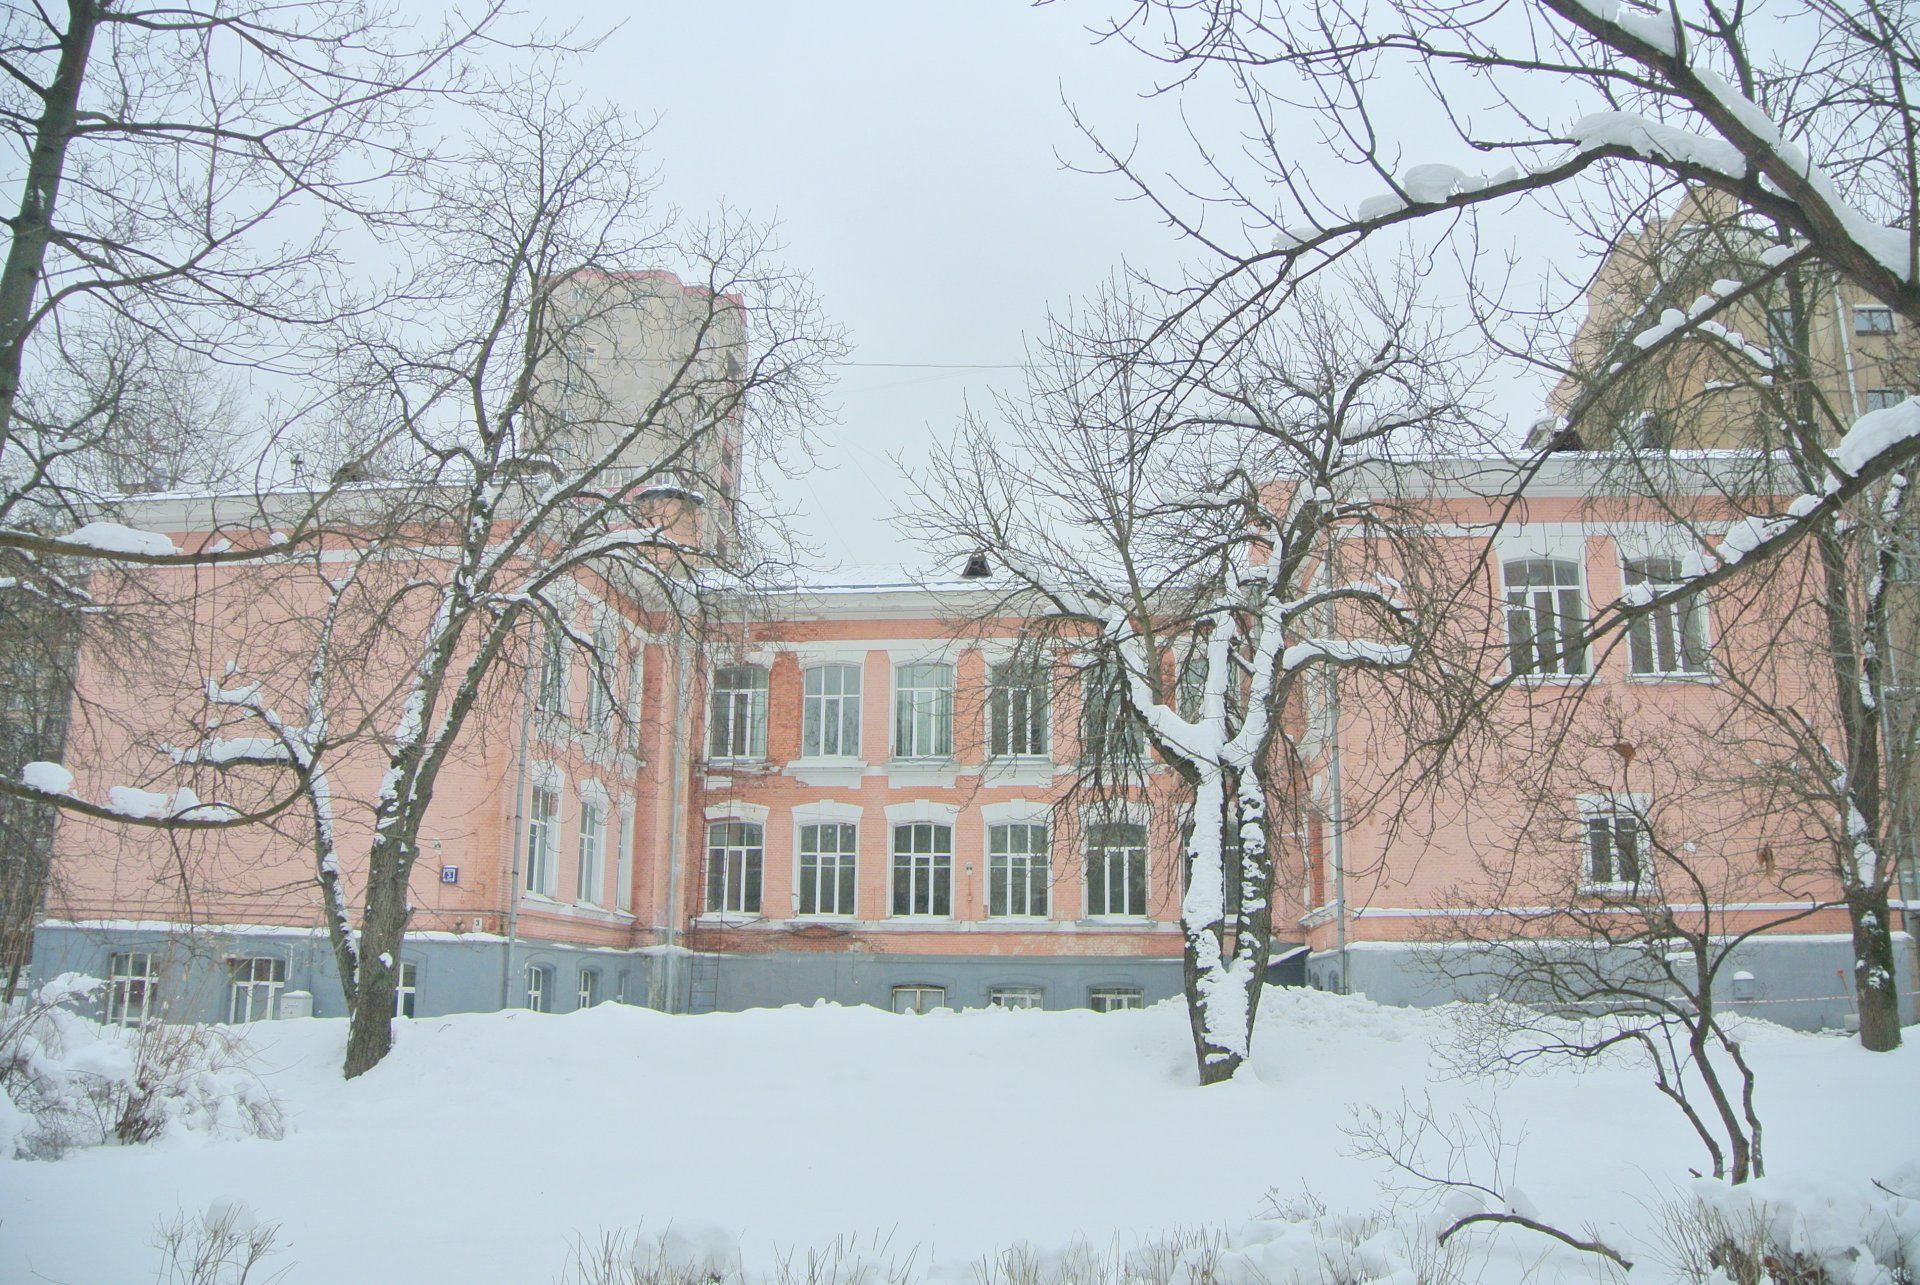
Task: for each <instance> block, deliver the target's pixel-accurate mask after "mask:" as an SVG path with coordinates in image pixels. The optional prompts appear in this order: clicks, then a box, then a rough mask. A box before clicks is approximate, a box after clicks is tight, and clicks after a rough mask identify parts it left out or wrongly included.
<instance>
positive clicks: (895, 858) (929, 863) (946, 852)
mask: <svg viewBox="0 0 1920 1285" xmlns="http://www.w3.org/2000/svg"><path fill="white" fill-rule="evenodd" d="M923 831H924V837H925V839H926V847H927V850H926V851H925V852H916V851H914V845H915V844H917V843H918V842H919V841H920V839H921V837H922V833H923ZM953 831H954V827H953V823H952V822H950V821H942V820H934V819H930V818H928V819H915V820H907V821H893V820H891V819H889V824H888V827H887V910H888V913H889V915H890V916H891V917H892V918H895V919H951V918H953ZM903 832H904V835H905V842H906V844H907V847H906V848H905V849H904V850H903V849H902V848H901V846H900V845H901V842H902V835H903ZM943 836H944V838H945V843H946V846H945V848H944V849H942V848H941V846H940V842H941V839H942V837H943ZM903 878H904V882H902V880H903ZM923 893H924V896H923V895H922V894H923ZM943 893H944V894H945V895H944V897H943V896H942V894H943ZM943 902H944V905H943V904H942V903H943ZM903 904H904V905H905V906H906V909H905V910H902V909H901V908H900V907H901V906H902V905H903ZM921 904H924V905H925V907H926V909H924V910H922V909H917V908H916V907H917V906H918V905H921Z"/></svg>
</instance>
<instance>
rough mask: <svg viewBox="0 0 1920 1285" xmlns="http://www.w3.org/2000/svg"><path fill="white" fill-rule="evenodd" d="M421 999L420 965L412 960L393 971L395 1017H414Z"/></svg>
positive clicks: (404, 960) (404, 961)
mask: <svg viewBox="0 0 1920 1285" xmlns="http://www.w3.org/2000/svg"><path fill="white" fill-rule="evenodd" d="M419 999H420V965H419V964H417V963H415V962H414V961H412V960H410V959H403V960H401V961H400V966H399V967H398V968H396V969H394V970H393V1015H394V1017H395V1018H402V1017H412V1016H413V1015H414V1012H415V1010H416V1009H417V1007H418V1005H419Z"/></svg>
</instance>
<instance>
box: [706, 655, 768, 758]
mask: <svg viewBox="0 0 1920 1285" xmlns="http://www.w3.org/2000/svg"><path fill="white" fill-rule="evenodd" d="M738 668H752V669H758V670H759V671H760V672H761V673H762V674H764V675H766V679H767V681H766V685H765V686H764V687H758V688H754V689H752V690H754V691H757V692H758V693H759V695H760V716H759V720H758V724H757V726H758V729H759V732H760V736H759V741H760V752H759V753H757V754H756V753H753V752H752V750H751V746H752V744H753V741H754V739H755V738H754V736H753V735H752V733H753V731H754V726H755V725H753V724H749V726H748V728H747V731H748V735H747V744H748V746H749V750H748V752H747V753H745V754H715V753H713V697H714V693H715V692H716V691H718V690H719V686H718V684H717V683H716V681H715V679H716V677H717V675H718V673H719V671H720V670H722V669H738ZM729 690H732V691H737V690H740V689H738V688H730V689H729ZM749 708H751V702H749ZM704 712H705V715H706V719H707V725H706V727H705V728H704V729H702V730H703V731H704V732H705V734H706V735H705V740H706V744H705V746H704V747H703V748H704V749H705V750H706V751H707V753H706V756H705V757H706V761H707V762H708V763H711V764H713V765H715V766H716V767H726V766H730V765H733V764H741V763H764V762H766V761H767V734H768V733H769V732H771V731H772V730H773V729H772V726H771V724H772V723H773V663H772V662H771V661H770V660H766V661H762V660H730V661H727V662H725V663H724V664H714V665H709V666H708V667H707V691H706V710H705V711H704ZM728 730H729V731H732V730H733V729H732V728H729V729H728Z"/></svg>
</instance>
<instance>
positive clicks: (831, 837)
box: [800, 822, 859, 915]
mask: <svg viewBox="0 0 1920 1285" xmlns="http://www.w3.org/2000/svg"><path fill="white" fill-rule="evenodd" d="M858 837H859V836H858V832H857V830H856V829H855V827H854V826H852V825H849V824H847V823H845V822H826V823H823V824H819V825H803V826H801V827H800V913H801V914H803V915H852V914H853V904H854V903H853V888H854V869H855V861H856V857H855V853H856V851H857V847H856V844H857V841H858Z"/></svg>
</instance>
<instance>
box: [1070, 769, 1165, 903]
mask: <svg viewBox="0 0 1920 1285" xmlns="http://www.w3.org/2000/svg"><path fill="white" fill-rule="evenodd" d="M1096 825H1136V826H1139V827H1140V831H1141V834H1140V847H1141V851H1142V870H1141V878H1142V881H1143V882H1144V883H1145V885H1146V888H1145V890H1144V892H1143V893H1142V895H1141V901H1142V902H1143V903H1144V904H1143V905H1142V906H1141V908H1140V913H1139V914H1137V915H1116V914H1109V913H1107V912H1106V911H1098V912H1096V911H1095V910H1094V908H1093V892H1092V888H1091V886H1090V885H1091V883H1092V878H1093V863H1092V862H1091V861H1090V860H1088V856H1089V853H1088V851H1087V849H1088V848H1089V847H1091V846H1092V844H1091V837H1092V827H1094V826H1096ZM1079 838H1080V917H1081V919H1082V920H1084V921H1085V922H1087V923H1095V924H1150V923H1152V922H1153V864H1154V863H1153V821H1152V809H1151V808H1150V807H1149V806H1148V805H1147V804H1144V803H1136V802H1133V801H1131V800H1121V801H1120V802H1117V803H1114V804H1111V805H1109V806H1107V807H1085V808H1082V809H1081V810H1080V836H1079Z"/></svg>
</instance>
